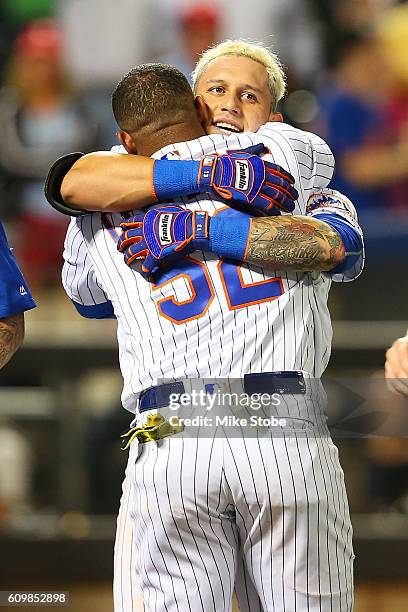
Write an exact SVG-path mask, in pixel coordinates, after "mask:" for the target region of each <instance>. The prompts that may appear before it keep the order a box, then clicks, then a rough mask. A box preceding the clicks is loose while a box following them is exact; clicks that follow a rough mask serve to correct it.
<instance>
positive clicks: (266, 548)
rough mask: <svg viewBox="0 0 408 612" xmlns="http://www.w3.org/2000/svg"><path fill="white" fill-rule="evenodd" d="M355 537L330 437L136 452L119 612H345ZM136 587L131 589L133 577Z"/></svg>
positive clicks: (120, 557)
mask: <svg viewBox="0 0 408 612" xmlns="http://www.w3.org/2000/svg"><path fill="white" fill-rule="evenodd" d="M353 558H354V555H353V550H352V528H351V524H350V518H349V513H348V504H347V497H346V490H345V485H344V478H343V472H342V469H341V467H340V464H339V460H338V451H337V447H336V446H335V445H334V444H333V442H332V441H331V440H330V438H327V437H325V438H324V437H323V438H322V437H320V438H314V437H308V438H304V437H299V438H296V437H291V438H288V437H286V438H276V437H271V436H270V435H268V437H266V438H251V439H248V438H246V439H244V438H228V439H227V438H215V439H209V438H199V439H196V438H188V437H184V436H183V435H180V434H179V435H177V436H173V437H171V438H165V439H163V440H160V441H159V442H158V443H156V442H148V443H145V444H138V443H137V441H136V442H134V443H132V445H131V448H130V453H129V461H128V466H127V469H126V477H125V480H124V485H123V496H122V500H121V508H120V513H119V517H118V528H117V536H116V543H115V562H114V605H115V612H137V610H138V608H137V607H136V604H135V593H136V590H137V588H138V585H140V588H141V591H142V595H143V602H144V610H146V611H147V612H153V611H154V612H162V611H167V612H175V611H178V612H187V611H189V612H198V611H200V612H228V611H230V610H231V598H232V593H233V590H234V587H235V590H236V593H237V596H238V600H239V604H240V610H241V612H246V611H250V612H260V611H265V612H272V611H274V612H306V611H307V612H317V611H319V612H329V611H330V612H351V610H352V609H353ZM136 576H137V577H136Z"/></svg>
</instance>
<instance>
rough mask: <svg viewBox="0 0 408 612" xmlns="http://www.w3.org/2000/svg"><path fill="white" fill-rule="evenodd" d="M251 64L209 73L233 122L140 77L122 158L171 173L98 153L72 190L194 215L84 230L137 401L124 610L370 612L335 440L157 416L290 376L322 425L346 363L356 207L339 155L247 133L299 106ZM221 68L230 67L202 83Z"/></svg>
mask: <svg viewBox="0 0 408 612" xmlns="http://www.w3.org/2000/svg"><path fill="white" fill-rule="evenodd" d="M254 47H256V46H254ZM241 50H242V48H241ZM253 52H254V53H257V51H256V49H253ZM235 55H236V56H237V57H235ZM235 55H234V53H232V55H231V54H230V55H228V54H227V58H228V59H227V60H226V61H227V64H228V66H227V69H226V71H225V73H224V74H223V75H222V78H221V76H219V77H216V76H214V77H211V80H215V81H217V82H216V83H212V84H211V89H213V88H214V87H215V88H216V91H212V92H210V94H211V95H214V94H215V95H216V96H218V95H220V96H222V95H224V92H228V95H227V97H228V98H230V100H229V101H228V102H225V103H221V106H220V107H219V109H218V110H216V112H217V113H218V116H217V117H213V116H212V108H213V106H215V105H213V106H212V105H211V101H210V100H209V99H208V100H205V99H204V98H205V96H204V95H202V97H200V98H199V99H198V102H197V105H196V107H195V110H194V100H193V98H192V95H191V92H189V90H188V89H187V88H186V87H185V84H183V83H184V82H183V77H182V75H181V74H180V73H178V72H177V71H174V69H172V68H170V67H166V66H164V67H163V66H157V65H152V66H141V67H138V68H137V69H134V70H133V71H131V73H129V74H128V75H126V76H125V77H124V79H123V80H122V81H121V83H120V84H119V86H118V88H117V90H116V94H115V96H114V104H115V108H116V116H117V119H118V121H119V125H120V127H121V133H120V137H121V140H122V143H123V144H124V147H125V148H124V149H121V151H122V152H128V153H136V152H137V153H139V154H144V155H152V158H153V160H149V159H142V158H137V157H136V156H132V155H115V154H106V156H105V157H104V156H103V155H96V156H94V157H93V158H92V156H90V157H88V160H86V159H85V158H82V159H79V160H78V161H77V162H75V165H74V166H73V169H72V170H71V171H70V172H68V174H67V177H68V176H69V175H70V173H71V178H73V177H74V176H75V181H78V178H79V181H78V182H79V184H80V183H81V182H82V188H83V190H84V191H85V192H87V191H88V190H89V189H90V188H92V190H95V191H92V192H91V193H87V194H85V195H83V196H82V198H81V202H79V207H80V208H81V207H82V208H87V207H89V208H90V209H91V208H92V198H93V196H94V195H95V200H97V206H99V207H100V209H101V210H105V211H106V210H108V209H109V208H110V207H112V209H113V210H116V211H120V210H121V209H122V210H123V209H126V208H130V207H131V206H129V204H130V203H131V202H137V206H138V207H139V206H141V205H143V204H146V203H147V202H152V201H154V200H160V201H163V202H166V201H167V202H168V201H171V200H174V199H176V201H175V202H174V203H173V204H172V205H170V206H168V205H163V206H160V205H159V207H154V208H152V209H150V210H149V211H148V212H147V213H138V214H137V215H135V216H134V217H133V218H131V217H130V215H129V213H127V214H120V213H116V214H111V213H103V214H100V213H97V214H93V215H82V216H78V217H77V218H75V219H72V221H71V225H70V227H69V229H68V233H67V239H66V242H65V252H64V258H65V264H64V271H63V284H64V288H65V290H66V292H67V293H68V295H69V296H70V298H71V299H72V300H73V302H74V304H75V306H76V308H77V309H78V310H79V312H80V313H81V314H83V315H84V316H87V317H107V316H116V318H117V320H118V340H119V351H120V364H121V369H122V373H123V376H124V390H123V394H122V402H123V405H124V407H125V408H127V409H128V410H130V411H131V412H133V413H135V420H134V428H132V430H131V433H132V440H133V441H132V443H131V444H130V454H129V461H128V467H127V470H126V478H125V481H124V485H123V496H122V500H121V509H120V513H119V518H118V529H117V537H116V544H115V578H114V600H115V610H117V611H121V612H124V611H126V612H127V611H130V610H133V609H134V588H135V575H136V574H137V575H138V578H139V580H140V583H141V588H142V593H143V600H144V606H145V609H147V610H156V611H158V610H163V609H165V610H192V609H198V610H202V611H203V612H207V611H209V610H213V611H217V612H218V611H219V610H225V611H230V610H231V598H232V592H233V589H234V586H235V589H236V591H237V595H238V598H239V603H240V608H241V610H242V611H244V610H251V611H253V610H268V611H269V610H271V611H272V610H288V611H289V610H290V611H293V610H299V611H305V612H306V610H308V611H309V612H317V610H319V611H320V612H322V611H323V612H326V611H327V612H328V611H329V610H330V611H336V612H339V611H341V610H342V611H344V612H346V611H350V610H351V609H352V605H353V603H352V602H353V574H352V560H353V551H352V542H351V535H352V530H351V525H350V519H349V515H348V507H347V496H346V491H345V486H344V479H343V473H342V470H341V467H340V464H339V461H338V452H337V449H336V447H335V446H334V444H333V443H332V441H331V439H330V436H329V435H328V432H327V430H326V429H325V427H324V426H323V427H322V428H320V426H319V427H318V431H317V433H316V431H315V432H312V434H311V435H310V436H307V437H302V436H297V435H296V433H295V432H294V431H291V432H290V433H289V434H288V435H287V436H283V437H275V436H274V435H273V433H272V431H271V432H269V433H268V434H267V435H265V436H264V437H262V438H261V437H260V438H254V439H245V438H242V437H237V438H224V439H222V438H220V439H215V438H212V437H211V436H207V437H205V434H204V435H203V436H201V437H188V436H186V437H184V436H183V434H182V433H181V432H179V430H177V428H175V429H174V430H172V428H171V427H170V428H169V425H168V424H166V423H163V422H162V420H161V419H160V416H159V414H158V413H157V411H158V409H160V408H161V407H164V406H168V405H169V403H170V396H171V395H172V394H173V393H174V392H178V393H180V392H181V391H186V392H187V391H188V390H191V388H192V387H194V388H199V387H200V385H201V387H202V388H204V386H203V385H204V382H205V380H207V381H208V379H210V380H211V379H215V378H220V377H221V378H227V379H228V378H237V379H243V385H244V388H247V389H248V390H249V391H250V393H252V394H254V393H255V394H256V393H258V392H259V391H260V390H261V389H262V388H267V389H269V391H272V389H273V388H276V384H277V382H276V381H277V380H281V381H282V385H283V386H284V384H283V381H284V380H285V378H287V377H289V378H290V379H291V380H294V381H295V388H296V389H297V391H299V392H300V394H301V395H302V398H299V396H298V394H297V391H293V386H292V387H291V390H286V391H285V389H283V398H284V404H285V407H286V410H289V411H291V410H293V409H294V407H296V411H297V412H296V414H297V415H298V416H299V417H300V416H301V414H302V415H303V416H304V411H305V410H306V412H307V413H308V415H309V419H311V418H313V417H312V414H313V400H314V398H313V397H311V395H310V394H308V391H307V389H308V380H309V379H310V378H311V377H316V378H319V377H320V376H321V374H322V373H323V371H324V369H325V367H326V365H327V362H328V359H329V354H330V342H331V326H330V317H329V314H328V310H327V295H328V290H329V288H330V284H331V281H332V280H333V279H334V280H340V281H343V280H352V279H353V278H355V277H356V276H357V275H358V274H359V273H360V271H361V269H362V264H363V247H362V239H361V230H360V229H359V227H358V224H357V221H356V216H355V211H354V208H353V206H352V204H351V203H350V202H349V201H348V200H347V198H345V197H344V196H342V195H341V194H338V193H336V192H333V191H331V190H330V189H327V186H328V184H329V181H330V179H331V176H332V173H333V166H334V160H333V158H332V155H331V152H330V149H329V148H328V147H327V145H326V144H325V143H324V142H323V141H322V140H321V139H320V138H318V137H317V136H314V135H313V134H308V133H305V132H302V131H300V130H296V129H294V128H291V127H290V126H288V125H286V124H283V123H266V125H264V126H263V127H261V128H260V129H259V130H258V131H257V133H246V132H244V131H243V130H244V129H248V128H251V127H252V129H255V130H257V129H258V128H259V126H260V125H262V123H263V122H265V121H267V120H268V118H269V117H270V115H271V112H274V111H272V108H274V105H275V101H276V100H274V98H273V97H272V93H271V92H272V90H271V88H270V83H272V84H274V85H273V86H274V87H275V85H278V91H280V94H281V95H282V93H283V90H284V87H283V89H282V87H281V86H282V83H281V82H280V81H279V74H280V73H279V71H278V72H274V73H273V74H272V76H271V74H270V71H269V72H268V68H267V66H266V65H265V63H263V62H262V61H258V60H257V59H254V58H253V57H249V56H248V54H246V55H245V56H242V53H241V54H240V53H237V50H236V49H235ZM224 59H225V58H224ZM241 60H242V61H241ZM215 61H218V64H219V63H220V62H222V57H220V58H218V60H217V59H216V58H214V57H213V58H212V59H211V60H210V62H209V65H208V66H204V68H203V70H202V72H201V74H200V76H199V82H202V79H204V82H205V83H206V81H207V80H209V70H210V68H211V67H213V65H212V62H215ZM244 64H245V65H244ZM234 65H235V67H236V66H238V72H237V71H236V70H235V69H234ZM217 69H218V71H219V72H220V73H221V71H222V69H223V67H222V66H220V65H218V66H217ZM224 69H225V66H224ZM234 70H235V71H234ZM231 75H232V76H231ZM281 78H282V76H281ZM147 80H148V81H149V85H148V86H147ZM239 81H241V84H240V85H239V87H238V85H237V83H238V82H239ZM231 82H232V83H233V85H232V86H231V89H229V87H230V84H231ZM130 84H131V86H129V85H130ZM206 86H209V84H206ZM237 89H239V91H240V92H241V93H240V94H239V95H237V94H236V90H237ZM232 90H233V94H230V91H232ZM158 91H160V96H157V95H156V94H157V92H158ZM133 92H135V93H133ZM142 92H143V93H142ZM141 95H143V99H142V100H140V96H141ZM200 95H201V94H200ZM175 99H177V105H175V104H174V100H175ZM217 99H218V98H217ZM115 100H116V101H115ZM158 100H160V104H158ZM231 100H233V104H232V103H231ZM139 101H141V102H142V103H141V104H140V106H139V104H138V102H139ZM188 101H190V105H191V106H189V103H188ZM217 104H218V102H217ZM118 109H122V110H121V111H120V112H119V110H118ZM127 109H128V110H127ZM139 109H140V111H139ZM149 109H154V113H153V112H151V113H150V112H149ZM251 109H252V110H251ZM252 120H253V121H252ZM128 121H130V123H127V122H128ZM259 122H260V123H259ZM256 124H257V125H256ZM203 125H205V126H206V130H207V131H208V132H209V133H210V135H205V132H204V130H203ZM207 128H208V129H207ZM212 128H214V130H212ZM253 147H255V148H253ZM264 147H267V148H268V150H269V152H271V153H270V155H271V156H270V157H269V156H268V155H264V156H263V159H261V158H260V157H258V156H257V155H255V154H254V152H258V153H263V151H264ZM231 149H235V150H236V149H241V151H240V152H232V153H231V152H229V153H228V152H227V153H226V152H225V151H226V150H231ZM242 149H244V151H242ZM248 149H249V150H248ZM89 159H90V160H91V162H92V163H93V162H94V161H95V162H96V163H95V165H94V169H95V168H96V166H98V165H99V163H101V166H102V165H103V166H104V167H105V172H106V173H107V174H106V175H105V180H104V183H105V185H106V188H107V191H104V190H103V189H100V188H98V187H97V185H96V183H95V182H94V178H93V177H92V176H91V174H92V173H88V174H87V171H85V166H86V164H87V163H88V161H89ZM96 160H98V161H96ZM188 160H190V161H188ZM71 162H72V159H71V160H68V162H67V161H66V160H65V161H63V162H62V163H63V164H66V166H65V170H66V169H67V168H68V167H69V166H70V165H72V163H71ZM105 162H107V163H105ZM116 162H117V163H116ZM134 162H136V165H135V163H134ZM277 164H279V165H280V166H281V167H279V166H278V165H277ZM58 165H60V164H58ZM58 165H57V166H58ZM136 167H137V169H136ZM283 168H285V169H283ZM135 169H136V173H137V172H139V174H136V173H135ZM98 172H99V170H96V172H95V174H96V175H98ZM132 172H133V174H132ZM289 172H290V174H289ZM57 174H58V172H57ZM291 175H292V176H293V177H294V181H295V185H296V188H297V189H298V191H299V193H296V192H295V191H294V189H293V186H292V182H293V178H292V176H291ZM99 176H100V175H99ZM133 177H134V179H133ZM111 178H112V184H113V187H112V188H111V187H109V185H108V183H110V179H111ZM277 179H279V180H277ZM61 180H62V179H61V173H60V174H59V176H58V177H57V178H56V174H55V173H53V172H52V173H51V175H50V178H49V181H48V184H47V188H48V192H49V194H48V195H49V198H50V200H52V201H53V203H54V204H55V205H57V206H59V205H62V206H65V207H67V204H66V202H65V203H64V202H63V201H62V200H61V194H60V193H59V186H61ZM70 182H71V181H70V180H68V181H67V182H65V180H64V183H66V184H65V187H64V185H63V194H65V196H66V194H67V193H68V192H69V191H70V189H71V188H72V186H73V182H71V184H70ZM67 185H68V186H67ZM146 185H147V187H146ZM91 186H92V187H91ZM77 187H78V185H77V186H76V187H75V189H77ZM152 187H153V189H152ZM115 190H116V191H115ZM189 194H195V195H193V196H191V195H189ZM179 196H181V197H179ZM297 196H299V197H297ZM86 201H87V202H88V204H86V203H85V204H84V202H86ZM73 202H74V200H72V199H71V198H68V207H67V208H68V209H69V207H70V206H72V207H73ZM75 202H76V203H77V202H78V200H77V199H76V196H75ZM226 203H228V204H229V205H231V206H234V207H236V208H238V209H239V210H233V209H232V208H230V207H229V206H228V207H226V206H225V204H226ZM175 204H176V206H175ZM135 207H136V204H135ZM243 211H245V212H243ZM248 211H249V213H250V214H248ZM74 212H75V211H74ZM258 215H262V216H261V217H260V218H257V217H258ZM121 224H123V227H122V229H123V230H124V233H121ZM118 246H119V249H120V250H121V251H123V252H124V253H125V259H126V261H127V263H128V264H129V265H125V263H124V261H123V258H122V255H121V253H120V252H119V251H118ZM139 260H140V261H139ZM132 262H133V263H132ZM245 262H248V263H245ZM163 264H164V265H163ZM146 277H147V278H146ZM163 379H170V380H173V381H174V383H168V384H163V382H162V381H163ZM189 381H192V382H189ZM300 400H301V401H300Z"/></svg>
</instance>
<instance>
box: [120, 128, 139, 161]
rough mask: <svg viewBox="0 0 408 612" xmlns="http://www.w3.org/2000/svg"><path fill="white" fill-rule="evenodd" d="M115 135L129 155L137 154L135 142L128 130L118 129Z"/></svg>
mask: <svg viewBox="0 0 408 612" xmlns="http://www.w3.org/2000/svg"><path fill="white" fill-rule="evenodd" d="M117 136H118V138H119V140H120V142H121V144H122V145H123V146H124V147H125V149H126V151H127V152H128V153H130V154H131V155H137V147H136V143H135V141H134V140H133V137H132V136H131V134H128V132H124V131H123V130H119V132H118V133H117Z"/></svg>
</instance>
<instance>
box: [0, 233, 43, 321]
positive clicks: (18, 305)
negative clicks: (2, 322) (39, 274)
mask: <svg viewBox="0 0 408 612" xmlns="http://www.w3.org/2000/svg"><path fill="white" fill-rule="evenodd" d="M35 307H36V303H35V302H34V300H33V298H32V295H31V293H30V289H29V288H28V285H27V283H26V281H25V279H24V277H23V275H22V273H21V271H20V268H19V267H18V264H17V261H16V258H15V257H14V255H13V252H12V250H11V249H10V246H9V244H8V242H7V237H6V233H5V231H4V229H3V226H2V225H1V223H0V318H2V319H3V318H5V317H11V316H13V315H15V314H18V313H19V312H25V311H26V310H31V309H32V308H35Z"/></svg>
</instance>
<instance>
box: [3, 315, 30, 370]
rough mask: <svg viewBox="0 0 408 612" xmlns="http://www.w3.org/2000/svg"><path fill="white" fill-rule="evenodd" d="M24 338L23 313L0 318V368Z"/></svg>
mask: <svg viewBox="0 0 408 612" xmlns="http://www.w3.org/2000/svg"><path fill="white" fill-rule="evenodd" d="M23 338H24V314H23V313H19V314H16V315H14V316H12V317H6V318H5V319H0V368H2V367H3V366H4V365H6V363H7V362H8V361H9V360H10V359H11V357H12V356H13V355H14V353H15V352H16V350H17V349H18V348H19V347H20V346H21V344H22V342H23Z"/></svg>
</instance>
